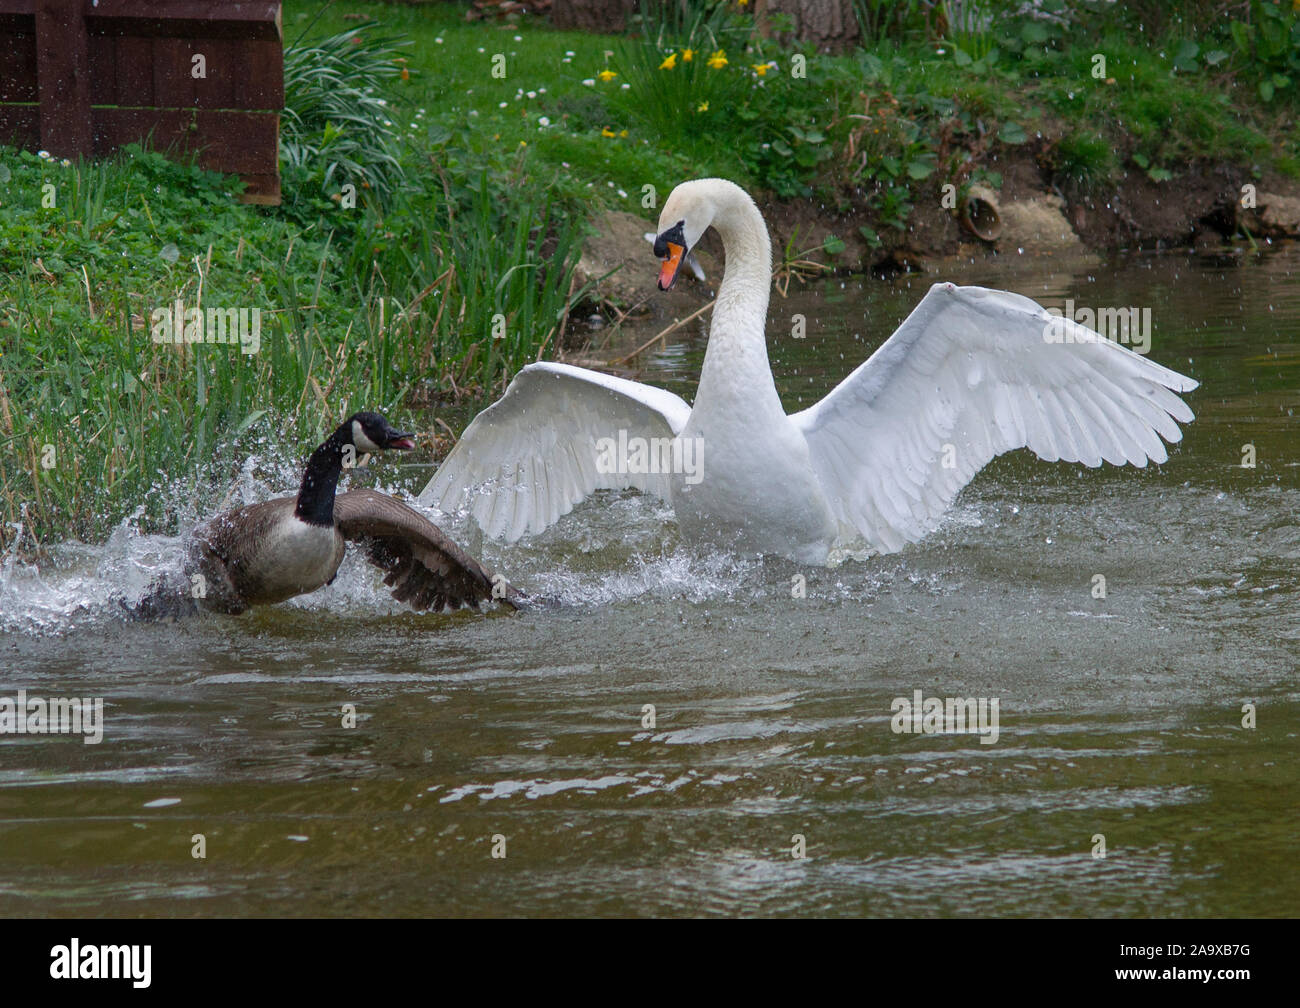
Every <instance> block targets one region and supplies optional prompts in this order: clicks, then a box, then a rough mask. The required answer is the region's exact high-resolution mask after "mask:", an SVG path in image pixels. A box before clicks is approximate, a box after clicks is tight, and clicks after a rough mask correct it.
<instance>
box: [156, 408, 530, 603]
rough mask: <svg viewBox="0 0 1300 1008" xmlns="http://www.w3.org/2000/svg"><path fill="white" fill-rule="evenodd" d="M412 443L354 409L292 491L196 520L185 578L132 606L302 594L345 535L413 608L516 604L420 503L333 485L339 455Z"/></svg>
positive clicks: (336, 557)
mask: <svg viewBox="0 0 1300 1008" xmlns="http://www.w3.org/2000/svg"><path fill="white" fill-rule="evenodd" d="M414 447H415V442H414V440H413V437H412V435H410V434H404V433H402V432H400V431H396V430H394V429H393V428H392V427H391V426H390V425H389V423H388V420H387V418H385V417H384V416H383V414H381V413H364V412H363V413H356V414H353V415H352V416H351V417H349V418H348V419H347V420H345V421H343V423H342V424H340V425H339V427H338V429H337V430H336V431H334V433H333V434H331V435H330V436H329V437H328V438H326V440H325V442H324V443H323V444H322V445H321V446H320V447H319V448H317V449H316V450H315V451H314V452H312V454H311V458H310V459H309V460H308V462H307V469H306V472H304V473H303V477H302V487H301V489H299V491H298V495H297V496H296V497H280V498H278V499H276V500H269V501H263V502H262V503H260V504H250V505H249V506H247V507H243V508H239V509H238V510H236V511H227V512H225V513H223V514H220V515H217V516H216V517H215V518H212V519H210V520H209V521H207V522H205V523H203V524H202V525H200V526H198V527H197V528H196V529H195V530H194V531H193V533H192V534H191V535H190V537H189V542H188V543H187V549H186V559H185V564H184V581H183V582H180V581H177V580H175V579H174V578H173V579H171V580H170V581H168V580H164V581H162V582H159V583H158V584H156V585H155V586H154V587H153V589H152V590H151V591H150V592H149V593H148V594H147V595H146V596H145V598H144V599H142V600H141V601H140V602H139V603H138V604H137V606H136V607H135V611H134V614H135V615H136V616H138V617H141V618H157V617H160V616H179V615H185V614H188V613H192V612H193V611H194V610H195V609H197V608H203V609H210V610H214V611H217V612H223V613H230V614H232V615H233V614H238V613H242V612H244V611H245V610H247V609H248V608H249V607H251V606H255V605H271V604H274V603H276V602H283V601H284V600H285V599H290V598H293V597H294V596H295V595H305V594H306V593H307V592H313V591H315V590H316V589H317V588H320V587H321V586H323V585H327V584H330V583H331V582H332V581H333V580H334V575H335V574H336V573H337V572H338V569H339V565H340V564H341V563H342V562H343V554H344V551H345V549H346V544H347V543H348V542H355V543H357V544H359V545H360V546H361V547H362V548H363V549H364V550H365V552H366V558H367V559H368V560H369V561H370V562H371V563H372V564H374V565H375V566H376V567H378V568H379V569H380V570H382V571H383V572H384V583H385V584H386V585H388V586H389V587H390V588H392V590H393V598H395V599H397V600H398V601H399V602H406V603H408V604H409V605H410V606H411V607H412V608H414V609H435V610H442V609H446V608H452V609H455V608H460V607H462V606H478V605H479V604H480V603H482V602H484V601H487V600H489V599H493V600H496V601H500V602H504V603H505V604H506V605H508V606H510V607H511V608H512V609H514V608H517V607H518V605H519V604H521V603H522V600H523V596H522V594H521V593H520V592H519V591H517V590H516V589H514V588H512V587H510V586H509V585H507V584H506V583H505V582H504V581H503V580H501V579H499V578H495V577H494V576H493V575H492V574H491V573H490V572H489V571H487V570H486V569H485V568H484V567H483V566H482V565H481V564H479V562H478V561H477V560H475V559H474V558H473V557H471V556H469V555H468V554H466V553H465V552H464V550H462V549H461V548H460V547H459V546H457V545H456V544H455V543H454V542H452V541H451V540H450V539H449V538H448V537H447V536H446V535H445V534H444V533H443V532H442V530H441V529H439V528H438V527H437V526H436V525H434V524H433V523H432V522H430V521H429V520H428V519H426V518H425V517H424V516H423V515H421V514H420V513H419V512H418V511H415V510H414V509H412V508H409V507H407V506H406V505H405V504H403V503H402V502H401V501H399V500H396V499H395V498H393V497H389V496H388V495H387V494H382V493H377V492H375V491H374V490H350V491H348V492H346V493H340V494H336V493H335V489H336V487H337V486H338V481H339V474H340V472H341V471H342V469H343V466H344V462H345V459H349V458H353V457H355V455H356V454H361V453H371V452H378V451H394V450H395V451H409V450H410V449H411V448H414Z"/></svg>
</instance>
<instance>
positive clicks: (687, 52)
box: [682, 0, 1300, 63]
mask: <svg viewBox="0 0 1300 1008" xmlns="http://www.w3.org/2000/svg"><path fill="white" fill-rule="evenodd" d="M1296 3H1300V0H1296ZM693 59H695V50H694V49H683V50H682V62H683V63H689V62H690V61H691V60H693Z"/></svg>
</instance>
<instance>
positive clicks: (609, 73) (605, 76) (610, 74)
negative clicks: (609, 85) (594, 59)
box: [596, 70, 618, 81]
mask: <svg viewBox="0 0 1300 1008" xmlns="http://www.w3.org/2000/svg"><path fill="white" fill-rule="evenodd" d="M596 76H597V77H599V78H600V79H601V80H603V81H612V80H613V79H614V78H615V77H617V76H618V74H616V73H615V72H614V71H613V70H602V71H601V72H600V73H598V74H596Z"/></svg>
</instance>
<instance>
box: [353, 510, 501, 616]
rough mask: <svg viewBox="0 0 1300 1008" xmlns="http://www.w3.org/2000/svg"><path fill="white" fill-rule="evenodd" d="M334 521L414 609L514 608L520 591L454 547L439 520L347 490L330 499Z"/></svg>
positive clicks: (385, 581) (399, 597)
mask: <svg viewBox="0 0 1300 1008" xmlns="http://www.w3.org/2000/svg"><path fill="white" fill-rule="evenodd" d="M334 524H335V525H336V526H337V528H338V530H339V532H340V534H342V536H343V538H344V539H347V540H348V541H349V542H355V543H358V544H360V546H361V547H362V549H364V550H365V551H366V559H367V560H369V561H370V562H371V563H372V564H374V565H375V566H376V567H378V568H379V569H380V570H382V571H383V572H384V584H386V585H388V587H390V588H391V589H392V590H393V598H395V599H397V601H398V602H406V603H407V604H409V605H410V606H411V608H413V609H433V610H435V611H438V612H441V611H442V610H444V609H459V608H461V607H462V606H478V605H480V604H481V603H483V602H487V601H492V600H495V601H498V602H504V603H505V604H506V605H508V606H510V607H511V608H512V609H514V608H517V607H518V603H520V602H521V601H522V597H521V596H520V594H519V592H518V591H517V590H516V589H514V588H512V587H511V586H510V585H508V584H506V583H505V581H501V582H500V586H499V587H498V586H497V583H496V581H495V580H494V578H493V575H492V573H491V572H490V571H488V570H487V569H486V568H484V567H483V565H482V564H480V563H479V562H478V561H477V560H475V559H474V558H473V557H472V556H470V555H469V554H468V553H466V552H465V551H464V550H462V549H461V548H460V547H459V546H457V545H456V544H455V543H454V542H452V540H451V539H450V538H448V537H447V535H446V534H445V533H444V532H443V531H442V529H440V528H438V526H437V525H435V524H433V522H431V521H429V520H428V519H427V518H425V517H424V515H422V514H420V512H418V511H416V510H415V509H414V508H410V507H407V506H406V505H405V504H403V503H402V502H401V501H399V500H397V499H396V498H395V497H389V496H388V495H387V494H382V493H376V492H375V491H374V490H349V491H348V492H347V493H341V494H339V495H338V496H337V497H335V498H334Z"/></svg>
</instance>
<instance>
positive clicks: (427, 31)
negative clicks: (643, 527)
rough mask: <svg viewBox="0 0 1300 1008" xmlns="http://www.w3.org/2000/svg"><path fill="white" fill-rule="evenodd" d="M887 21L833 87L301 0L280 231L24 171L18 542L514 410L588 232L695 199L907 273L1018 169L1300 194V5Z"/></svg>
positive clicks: (1055, 180)
mask: <svg viewBox="0 0 1300 1008" xmlns="http://www.w3.org/2000/svg"><path fill="white" fill-rule="evenodd" d="M1043 6H1045V7H1048V8H1051V4H1050V3H1045V4H1044V5H1043ZM1115 6H1121V7H1123V8H1124V9H1122V10H1115V9H1114V7H1115ZM859 7H860V10H861V11H862V13H863V23H864V24H865V25H866V29H867V31H866V35H865V38H864V41H863V44H861V45H859V46H856V47H854V48H853V49H851V50H850V51H847V52H845V53H843V54H841V55H838V56H834V57H831V56H825V55H819V54H817V53H816V52H814V51H813V50H812V49H811V48H807V47H800V46H799V44H797V43H794V44H784V43H781V42H779V41H776V40H774V39H772V38H765V37H762V36H760V35H759V34H758V33H757V32H756V30H755V25H754V23H753V20H752V18H751V17H750V16H749V14H748V13H747V10H746V7H745V6H742V5H739V4H731V3H696V4H694V5H690V9H689V11H688V12H687V14H686V15H685V16H682V15H680V14H675V15H673V16H672V17H671V18H668V19H659V20H655V19H651V20H647V21H644V22H641V23H639V25H638V26H637V27H635V28H634V30H633V31H632V32H631V33H629V35H628V36H627V37H623V38H613V37H603V36H587V35H582V34H578V33H571V32H560V31H555V30H553V29H551V28H550V27H549V26H548V25H547V24H545V23H543V22H536V21H525V22H520V23H504V24H503V23H496V22H488V23H479V24H469V23H466V21H465V20H464V10H463V8H462V7H461V6H459V5H446V4H437V5H432V6H415V7H410V6H390V5H387V4H374V3H349V4H347V5H339V4H334V5H330V6H328V7H326V8H325V9H324V12H323V13H321V5H320V4H319V3H306V2H298V0H290V2H287V3H286V4H285V12H284V26H285V32H284V34H285V40H286V45H287V46H288V51H287V56H286V64H287V68H288V70H287V81H288V94H287V98H286V101H287V104H288V106H289V109H288V111H287V112H286V116H285V121H284V130H283V134H284V136H283V156H282V165H283V173H284V179H283V188H284V194H285V200H284V204H283V205H282V206H280V207H275V208H265V207H249V206H242V205H239V204H237V203H236V202H234V198H233V197H234V195H235V193H236V191H237V189H238V184H237V182H236V181H235V180H233V179H229V178H223V177H220V176H216V175H213V174H211V173H207V172H202V171H200V170H198V169H196V168H193V167H190V166H186V165H183V164H177V163H173V162H171V161H168V160H166V159H164V158H163V157H161V156H160V155H157V154H153V153H149V152H147V151H144V150H140V149H132V150H128V151H126V152H123V154H122V155H120V156H119V157H117V158H114V159H112V160H110V161H107V162H103V163H95V164H63V163H59V162H57V161H55V160H53V159H50V158H43V157H41V156H39V155H37V154H35V153H31V152H26V153H20V152H17V151H14V150H10V149H3V148H0V166H3V171H0V519H2V522H3V524H2V526H0V544H7V543H8V542H9V541H10V540H11V539H12V537H13V535H14V530H15V527H16V526H17V524H18V523H20V522H21V523H23V524H24V525H25V526H26V528H27V529H28V530H29V532H30V533H31V534H32V535H33V536H34V537H35V539H36V540H38V541H51V540H58V539H63V538H67V537H69V536H77V537H82V538H98V537H102V536H103V535H104V534H105V533H106V531H107V530H108V529H109V528H111V527H112V525H113V524H114V523H116V522H117V521H119V520H120V519H121V517H122V516H123V515H125V514H127V513H129V512H130V511H131V510H133V509H134V508H136V507H137V506H139V505H141V504H143V505H144V507H145V515H144V519H145V522H146V524H150V523H152V524H158V525H164V526H165V524H166V521H167V518H168V514H167V510H166V507H165V501H163V500H161V499H160V498H161V497H163V496H165V495H161V494H158V493H151V490H152V489H154V488H156V487H159V486H174V485H175V481H176V480H177V479H178V478H179V479H181V480H182V481H184V480H191V481H206V482H208V483H213V482H220V481H222V480H223V479H224V478H226V476H227V475H228V474H229V471H230V470H231V469H232V468H235V467H237V465H238V460H239V459H240V458H241V457H242V453H244V452H245V451H246V446H247V445H250V444H252V443H253V442H254V441H255V440H256V439H259V438H260V439H265V438H267V437H271V438H274V439H275V440H277V441H280V442H283V443H286V444H289V445H296V446H298V447H300V448H303V449H305V448H307V447H308V446H310V444H311V443H312V442H314V441H315V440H316V439H317V438H319V436H320V435H321V432H322V431H323V430H324V429H326V428H327V427H328V426H330V425H332V423H334V422H336V420H337V418H338V417H340V416H342V415H344V414H345V413H346V412H347V411H349V410H351V409H354V408H360V407H369V408H380V409H386V410H389V411H391V412H394V413H396V414H397V415H398V416H403V415H409V414H410V413H411V412H412V411H415V410H418V409H421V408H422V407H425V406H428V405H431V404H435V405H436V404H437V403H440V402H445V401H447V400H449V399H455V398H468V399H475V398H479V397H482V396H485V395H488V394H490V393H492V392H494V391H496V390H498V389H500V387H501V386H502V383H503V382H504V381H505V380H507V379H508V377H509V376H510V375H511V374H513V372H514V371H515V370H517V369H518V368H519V367H520V366H522V364H524V363H526V362H527V361H529V360H532V359H536V358H537V357H538V356H539V355H546V354H547V353H549V352H551V351H552V350H553V348H554V347H555V346H556V345H557V343H559V342H560V341H561V340H562V339H563V337H564V333H565V330H566V325H567V311H568V308H569V307H570V305H571V304H572V303H574V302H575V301H576V300H578V299H580V298H581V296H582V291H580V290H576V289H575V288H574V285H573V283H572V268H573V265H574V262H575V260H576V250H577V246H578V244H579V242H580V239H581V233H582V228H583V227H584V226H585V225H586V222H587V221H588V220H589V219H590V218H591V216H592V214H593V212H594V211H597V210H600V209H606V208H617V209H624V210H628V211H632V212H637V213H643V214H652V213H653V211H652V210H651V209H650V204H651V203H652V202H657V201H658V200H661V199H662V198H663V196H664V195H666V193H667V192H668V191H669V190H670V189H671V188H672V186H673V185H675V184H676V183H677V182H678V181H680V180H682V179H683V178H688V177H692V176H698V175H722V176H727V177H730V178H734V179H736V180H737V181H739V182H741V183H742V184H744V185H746V186H747V187H749V188H751V189H752V190H756V191H763V192H766V193H768V194H771V195H775V196H778V197H785V198H812V199H816V200H818V201H819V202H821V203H825V204H828V205H831V206H844V205H850V204H851V205H854V206H856V207H858V208H861V209H862V210H863V211H864V219H865V220H867V221H868V223H866V224H863V225H862V226H861V230H862V237H863V238H864V239H865V240H866V241H867V242H868V243H871V244H882V243H883V244H888V243H889V242H890V241H891V240H892V239H895V238H897V236H899V235H902V234H905V233H906V230H907V228H908V223H909V217H910V215H911V214H912V212H913V210H914V208H915V207H916V206H917V205H918V204H919V203H920V202H921V201H925V200H936V201H937V199H938V198H939V192H940V187H941V186H942V185H944V184H946V183H952V184H953V185H956V186H958V187H961V186H965V185H968V184H970V183H972V182H976V181H978V182H984V183H988V184H992V185H994V186H997V185H998V184H999V182H1000V178H999V175H998V171H997V167H996V164H997V162H996V160H995V159H996V156H997V155H998V154H999V153H1005V152H1006V151H1008V150H1009V149H1011V148H1016V147H1021V146H1022V145H1031V146H1032V147H1033V149H1034V151H1035V158H1036V159H1037V161H1038V163H1039V164H1040V165H1042V166H1043V170H1044V172H1045V174H1046V176H1047V181H1048V182H1049V184H1052V185H1055V186H1057V187H1058V188H1060V189H1062V190H1063V191H1075V192H1086V193H1090V194H1096V195H1099V196H1102V197H1104V196H1105V194H1106V192H1107V191H1108V188H1109V187H1113V186H1114V185H1115V184H1116V180H1117V179H1118V178H1119V177H1120V176H1121V175H1122V174H1123V173H1125V172H1132V171H1141V172H1143V173H1145V174H1146V175H1148V176H1149V178H1150V179H1151V180H1152V181H1153V182H1155V183H1157V184H1159V185H1168V186H1170V187H1176V186H1177V185H1178V180H1179V179H1180V178H1181V177H1185V176H1187V175H1189V174H1195V173H1197V172H1200V171H1202V170H1204V169H1205V168H1206V167H1207V166H1210V165H1214V166H1220V167H1221V166H1227V167H1229V168H1230V169H1231V170H1232V171H1233V172H1234V173H1235V174H1236V175H1239V176H1240V177H1241V178H1242V180H1243V181H1251V180H1258V179H1262V178H1267V177H1271V176H1276V175H1280V176H1287V177H1292V178H1294V177H1296V176H1297V175H1298V174H1300V115H1298V114H1297V112H1298V111H1300V50H1297V46H1296V43H1297V42H1300V27H1297V23H1296V11H1295V8H1294V6H1293V5H1292V4H1290V3H1260V2H1258V0H1256V2H1253V3H1236V4H1228V5H1227V6H1226V7H1224V6H1223V5H1218V6H1214V5H1209V4H1205V5H1198V4H1189V5H1186V6H1185V8H1183V11H1184V13H1182V14H1177V13H1175V14H1170V13H1169V12H1168V5H1160V4H1130V5H1098V6H1096V7H1094V5H1090V4H1087V3H1080V4H1074V5H1071V13H1070V15H1069V16H1068V17H1067V16H1065V12H1064V8H1061V11H1060V13H1059V15H1058V16H1054V17H1050V18H1045V19H1043V18H1040V19H1032V18H1027V17H1019V18H1017V17H1011V16H1009V15H1005V14H1001V13H999V11H1000V10H1001V8H1000V7H998V6H995V5H992V4H990V5H989V6H988V7H987V8H986V10H988V11H991V12H992V14H993V16H992V18H991V20H989V21H983V20H981V21H973V22H970V23H967V24H964V25H937V24H936V23H935V22H934V21H933V19H931V20H927V18H926V15H925V12H924V10H923V9H922V8H921V7H920V5H911V4H907V3H899V4H893V5H889V7H888V12H887V16H886V15H884V14H881V13H880V11H879V10H878V8H881V7H882V5H879V4H875V3H871V2H869V0H863V2H862V3H861V4H860V5H859ZM1147 7H1150V10H1147V9H1146V8H1147ZM672 9H673V10H677V9H678V8H676V7H673V8H672ZM1188 12H1190V13H1188ZM358 13H359V14H362V15H368V16H370V17H373V18H375V19H377V20H378V21H379V22H380V24H379V25H378V26H368V27H366V26H362V25H361V24H360V23H359V22H357V21H356V20H352V19H348V18H345V15H353V14H358ZM774 27H775V28H777V29H780V28H781V25H780V24H776V25H775V26H774ZM354 36H357V37H360V38H361V39H363V40H364V41H363V44H361V45H357V44H354V42H353V38H354ZM778 36H779V32H778ZM1099 56H1100V57H1103V58H1104V65H1102V64H1101V63H1099V61H1098V57H1099ZM51 193H52V198H51ZM354 200H355V205H353V201H354ZM177 301H179V302H180V303H181V306H182V312H183V311H184V310H188V309H190V308H197V309H201V310H206V309H211V308H221V309H237V310H242V311H245V312H251V311H252V310H253V309H257V311H258V312H259V318H260V329H259V333H258V340H257V347H256V352H246V351H249V350H250V349H251V345H250V344H248V343H245V344H242V345H241V344H240V343H238V342H236V343H224V344H211V343H205V342H186V341H185V338H184V336H183V335H182V339H181V342H179V343H175V342H170V341H159V339H158V336H159V331H158V328H157V327H158V325H159V324H160V319H161V318H162V317H164V316H165V317H167V318H169V319H170V318H172V317H174V316H173V314H172V313H170V312H168V311H166V310H165V309H167V308H169V307H170V306H174V305H175V304H176V302H177ZM160 311H162V312H163V315H162V316H160V315H159V314H158V313H159V312H160ZM164 335H165V334H164Z"/></svg>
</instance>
